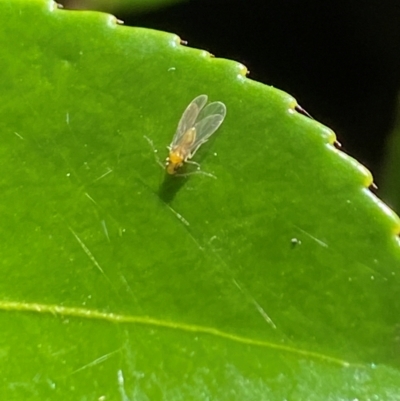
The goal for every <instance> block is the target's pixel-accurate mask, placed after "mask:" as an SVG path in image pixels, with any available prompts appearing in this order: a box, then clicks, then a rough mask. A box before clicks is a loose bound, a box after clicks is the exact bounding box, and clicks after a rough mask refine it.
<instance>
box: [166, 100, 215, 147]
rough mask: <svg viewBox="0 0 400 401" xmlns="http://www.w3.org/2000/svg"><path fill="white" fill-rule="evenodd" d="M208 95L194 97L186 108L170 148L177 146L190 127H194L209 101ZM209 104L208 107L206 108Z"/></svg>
mask: <svg viewBox="0 0 400 401" xmlns="http://www.w3.org/2000/svg"><path fill="white" fill-rule="evenodd" d="M207 99H208V97H207V95H200V96H197V97H196V98H194V99H193V100H192V101H191V102H190V103H189V106H188V107H186V110H185V111H184V112H183V114H182V117H181V119H180V120H179V124H178V128H177V129H176V132H175V135H174V137H173V138H172V142H171V145H170V146H169V147H170V148H173V147H174V146H176V145H177V144H178V143H179V142H180V140H181V139H182V136H183V135H184V134H185V133H186V132H187V130H188V129H190V128H192V127H193V126H194V124H195V122H196V120H197V117H198V116H199V113H200V111H201V110H202V109H203V107H204V105H205V104H206V103H207ZM211 104H212V103H211ZM207 108H208V106H207V107H206V109H207Z"/></svg>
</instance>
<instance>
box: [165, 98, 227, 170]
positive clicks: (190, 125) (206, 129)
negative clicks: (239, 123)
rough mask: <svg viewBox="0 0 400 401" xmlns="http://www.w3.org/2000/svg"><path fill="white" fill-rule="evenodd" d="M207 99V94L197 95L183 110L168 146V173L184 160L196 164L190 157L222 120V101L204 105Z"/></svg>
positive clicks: (224, 112) (223, 113) (223, 114)
mask: <svg viewBox="0 0 400 401" xmlns="http://www.w3.org/2000/svg"><path fill="white" fill-rule="evenodd" d="M207 100H208V96H207V95H200V96H197V97H196V98H195V99H193V100H192V101H191V102H190V103H189V105H188V106H187V107H186V110H185V111H184V112H183V114H182V117H181V119H180V120H179V124H178V128H177V129H176V132H175V135H174V137H173V138H172V142H171V144H170V145H169V146H168V149H169V156H168V157H167V160H166V169H167V173H168V174H176V172H177V171H178V169H179V168H180V167H182V165H183V163H185V162H186V163H193V164H197V163H195V162H191V161H190V159H191V158H192V157H193V156H194V154H195V153H196V151H197V149H199V147H200V146H201V145H202V144H203V143H204V142H207V141H208V139H209V138H210V136H211V135H212V134H213V133H214V132H215V131H216V130H217V129H218V127H219V126H220V125H221V124H222V122H223V121H224V118H225V115H226V107H225V105H224V104H223V103H222V102H212V103H209V104H208V105H207V106H206V103H207ZM204 106H205V107H204Z"/></svg>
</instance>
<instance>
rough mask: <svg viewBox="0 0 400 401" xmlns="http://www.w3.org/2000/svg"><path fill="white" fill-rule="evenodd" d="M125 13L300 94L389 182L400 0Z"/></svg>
mask: <svg viewBox="0 0 400 401" xmlns="http://www.w3.org/2000/svg"><path fill="white" fill-rule="evenodd" d="M117 17H118V18H120V19H122V20H123V21H125V24H126V25H133V26H142V27H148V28H153V29H159V30H164V31H168V32H172V33H176V34H178V35H179V36H180V37H181V38H182V39H183V40H187V41H188V42H189V43H188V45H189V46H191V47H196V48H201V49H205V50H208V51H209V52H211V53H213V54H214V55H215V56H217V57H223V58H228V59H232V60H236V61H239V62H241V63H243V64H244V65H245V66H246V67H248V69H249V70H250V75H249V77H250V78H252V79H254V80H257V81H260V82H263V83H265V84H268V85H272V86H274V87H277V88H279V89H282V90H284V91H286V92H288V93H290V94H291V95H293V96H294V97H295V98H296V99H297V101H298V102H299V104H300V105H301V106H302V107H303V108H304V109H306V110H307V111H308V112H309V113H310V114H311V115H312V116H313V117H314V118H315V119H317V120H318V121H320V122H322V123H323V124H325V125H327V126H329V127H330V128H332V129H333V130H334V131H335V132H336V134H337V136H338V140H339V141H340V142H341V143H342V145H343V149H344V150H345V151H346V152H347V153H349V154H350V155H352V156H354V157H355V158H356V159H358V160H359V161H360V162H362V163H363V164H364V165H366V166H367V167H368V168H369V169H370V170H371V171H372V172H373V174H374V177H375V181H377V182H378V185H379V182H380V178H379V175H380V173H381V171H382V162H383V158H384V151H385V148H384V145H385V139H386V137H387V135H388V134H389V133H390V129H391V127H392V124H393V121H394V117H395V112H396V107H397V106H396V99H397V93H398V89H399V83H400V82H399V81H400V56H399V53H400V0H393V1H387V0H383V1H382V0H366V1H355V0H348V1H345V2H343V4H342V2H340V1H332V0H303V1H299V0H259V1H255V0H191V1H188V2H183V3H180V4H177V5H174V6H170V7H167V8H163V9H161V10H159V11H153V12H148V13H142V14H139V15H138V14H137V13H136V14H129V13H117Z"/></svg>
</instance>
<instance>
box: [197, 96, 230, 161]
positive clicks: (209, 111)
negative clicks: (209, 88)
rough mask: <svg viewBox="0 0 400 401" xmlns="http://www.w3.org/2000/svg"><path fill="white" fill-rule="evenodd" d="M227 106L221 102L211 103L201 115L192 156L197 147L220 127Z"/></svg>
mask: <svg viewBox="0 0 400 401" xmlns="http://www.w3.org/2000/svg"><path fill="white" fill-rule="evenodd" d="M225 114H226V107H225V105H224V104H223V103H221V102H214V103H210V104H209V105H208V106H207V107H206V108H205V109H204V110H203V111H202V113H201V115H200V116H199V121H198V122H197V123H196V124H195V129H196V140H195V141H194V143H193V146H192V151H191V156H193V155H194V154H195V152H196V151H197V149H198V148H199V147H200V145H202V144H203V143H204V142H206V141H207V140H208V138H209V137H210V136H211V135H212V134H213V133H214V132H215V131H216V130H217V129H218V127H219V126H220V125H221V124H222V122H223V121H224V118H225Z"/></svg>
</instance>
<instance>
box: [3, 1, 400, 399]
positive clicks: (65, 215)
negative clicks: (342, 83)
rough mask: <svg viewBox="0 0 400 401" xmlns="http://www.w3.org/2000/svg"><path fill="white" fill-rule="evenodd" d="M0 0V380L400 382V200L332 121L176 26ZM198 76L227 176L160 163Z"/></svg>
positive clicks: (339, 385)
mask: <svg viewBox="0 0 400 401" xmlns="http://www.w3.org/2000/svg"><path fill="white" fill-rule="evenodd" d="M0 19H1V25H0V47H1V49H2V56H1V57H0V67H1V68H0V74H1V80H0V86H1V88H0V89H1V90H0V97H1V102H0V105H1V106H0V132H1V140H2V146H1V147H0V152H1V157H0V160H1V169H2V172H1V202H0V213H1V228H0V236H1V237H0V238H1V244H2V260H1V275H2V280H1V281H0V312H1V313H0V319H1V320H0V325H1V327H2V330H1V331H0V356H1V358H0V370H1V372H2V375H1V382H0V394H1V395H2V398H3V399H8V400H11V399H12V400H27V399H29V400H55V399H56V400H71V399H74V400H89V399H90V400H102V401H104V400H135V401H136V400H152V401H154V400H196V401H197V400H199V401H200V400H210V399H213V400H230V401H232V400H269V401H271V400H284V399H287V400H309V401H312V400H350V399H352V400H354V399H358V400H373V399H379V400H396V399H398V394H399V386H398V383H400V343H399V336H400V326H399V323H400V322H399V316H400V297H399V290H400V285H399V275H400V269H399V267H400V250H399V240H398V237H397V235H398V233H399V219H398V217H397V216H396V215H395V214H394V213H393V212H392V211H391V210H390V209H389V208H388V207H387V206H385V205H384V204H383V203H382V202H381V201H379V200H378V199H377V198H376V197H375V196H374V195H373V194H372V193H371V192H370V191H369V189H368V188H367V187H368V186H369V185H370V184H371V182H372V178H371V175H370V174H369V172H368V171H367V170H366V169H365V168H363V167H362V166H361V165H360V164H359V163H357V162H356V161H355V160H353V159H352V158H350V157H349V156H347V155H345V154H344V153H342V152H341V151H339V150H338V149H336V148H335V146H334V142H335V135H334V134H333V133H332V131H330V130H329V129H328V128H326V127H324V126H323V125H321V124H319V123H318V122H316V121H314V120H311V119H310V118H308V117H306V116H304V115H301V114H300V113H298V112H297V111H296V101H295V100H294V99H293V98H292V97H291V96H290V95H288V94H286V93H284V92H281V91H279V90H277V89H275V88H272V87H269V86H266V85H262V84H260V83H257V82H254V81H252V80H250V79H248V78H246V76H245V75H246V69H245V67H243V66H242V65H240V64H238V63H236V62H233V61H229V60H223V59H218V58H213V57H211V56H210V55H209V54H208V53H206V52H204V51H200V50H196V49H191V48H188V47H185V46H182V45H181V44H180V42H179V38H178V37H176V36H175V35H173V34H169V33H164V32H157V31H152V30H146V29H140V28H129V27H124V26H120V25H118V24H117V23H116V20H115V19H114V18H113V17H112V16H109V15H106V14H101V13H94V12H74V11H66V10H60V9H58V8H57V7H56V6H55V4H54V3H52V2H49V1H39V0H35V1H29V2H27V1H22V0H14V1H3V2H0ZM32 21H34V23H32ZM16 38H17V39H16ZM203 93H204V94H207V95H208V97H209V100H210V101H222V102H224V103H225V105H226V107H227V115H226V118H225V121H224V123H223V124H222V126H221V127H220V128H219V130H218V131H217V132H216V133H215V134H214V135H213V136H212V137H211V139H210V141H209V142H207V143H206V144H204V145H203V146H202V147H201V149H199V151H198V152H197V153H196V155H195V157H194V159H193V160H194V161H196V162H199V163H200V164H201V168H202V170H203V171H204V172H207V173H209V174H212V175H213V176H214V177H212V176H210V175H205V174H192V175H188V176H183V177H182V176H180V177H179V176H178V177H175V176H167V175H165V173H164V171H162V169H161V168H160V166H159V164H158V163H157V160H156V159H157V157H158V158H159V159H160V160H163V159H164V158H165V157H166V156H167V150H166V146H167V145H168V144H169V143H170V141H171V139H172V136H173V134H174V132H175V130H176V126H177V123H178V121H179V118H180V117H181V115H182V113H183V111H184V109H185V107H186V106H187V105H188V104H189V102H190V101H191V100H192V99H194V98H195V97H196V96H198V95H200V94H203ZM155 150H157V152H155ZM193 168H194V169H195V167H194V166H188V168H187V170H186V172H193ZM374 397H377V398H374Z"/></svg>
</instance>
